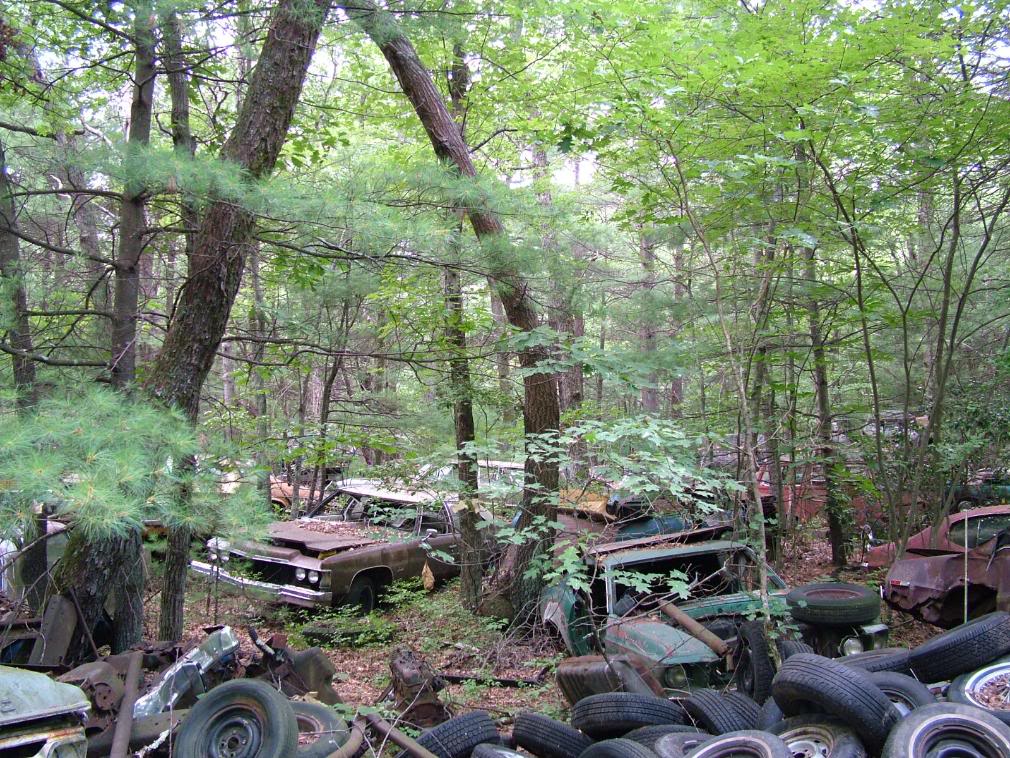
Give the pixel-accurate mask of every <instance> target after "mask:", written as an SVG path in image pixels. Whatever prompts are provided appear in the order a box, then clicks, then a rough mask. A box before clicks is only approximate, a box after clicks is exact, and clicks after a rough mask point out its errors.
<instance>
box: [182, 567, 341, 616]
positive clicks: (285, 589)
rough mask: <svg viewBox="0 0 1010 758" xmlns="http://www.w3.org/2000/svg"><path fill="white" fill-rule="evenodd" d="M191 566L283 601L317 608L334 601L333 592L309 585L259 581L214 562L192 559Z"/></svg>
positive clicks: (202, 572)
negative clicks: (236, 573)
mask: <svg viewBox="0 0 1010 758" xmlns="http://www.w3.org/2000/svg"><path fill="white" fill-rule="evenodd" d="M189 567H190V569H191V570H192V571H194V572H195V573H197V574H200V575H201V576H207V577H211V578H214V577H216V578H217V580H218V581H219V582H224V583H225V584H230V585H232V586H234V587H242V588H243V589H247V590H254V591H258V592H264V593H266V594H268V595H270V596H272V597H274V598H276V599H277V600H280V601H281V602H284V603H289V604H291V605H299V606H302V607H303V608H315V607H316V606H319V605H327V606H328V605H330V604H331V603H332V602H333V593H332V592H324V591H323V590H313V589H309V588H308V587H297V586H295V585H291V584H271V583H270V582H259V581H256V580H255V579H247V578H246V577H241V576H233V575H232V574H229V573H228V572H227V571H225V570H224V569H222V568H220V567H219V566H217V565H215V564H213V563H205V562H203V561H190V563H189Z"/></svg>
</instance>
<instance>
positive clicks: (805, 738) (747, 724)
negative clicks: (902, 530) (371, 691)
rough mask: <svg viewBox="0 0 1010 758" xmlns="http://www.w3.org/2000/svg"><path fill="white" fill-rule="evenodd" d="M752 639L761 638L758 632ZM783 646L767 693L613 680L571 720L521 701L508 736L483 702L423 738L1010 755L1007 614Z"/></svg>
mask: <svg viewBox="0 0 1010 758" xmlns="http://www.w3.org/2000/svg"><path fill="white" fill-rule="evenodd" d="M822 599H823V598H822ZM815 613H816V611H815ZM843 615H844V614H843ZM748 644H750V645H751V648H752V649H753V650H754V651H755V652H758V651H761V650H763V649H764V648H763V647H762V645H761V643H760V641H759V640H758V638H757V637H756V636H754V635H752V636H751V639H750V640H749V642H748ZM778 652H779V658H780V659H781V661H782V663H781V665H780V667H779V670H778V671H777V672H776V673H775V674H774V675H773V677H772V678H771V681H770V683H768V686H767V688H766V689H767V692H766V695H767V697H766V699H765V701H764V703H763V704H760V705H759V704H758V703H757V702H756V701H755V700H754V699H752V698H750V697H748V696H747V695H744V694H743V693H741V692H733V691H722V690H715V689H697V690H692V691H691V693H690V695H689V696H688V697H686V698H683V699H681V700H676V701H674V700H667V699H665V698H662V697H657V696H649V695H640V694H633V693H626V692H612V693H605V694H600V695H592V696H590V697H587V698H584V699H582V700H580V701H579V702H578V703H576V704H575V705H574V706H573V708H572V712H571V719H570V723H564V722H561V721H557V720H555V719H552V718H548V717H547V716H544V715H541V714H536V713H521V714H519V715H518V716H517V717H516V720H515V726H514V729H513V731H512V734H511V738H506V737H502V736H500V735H499V733H498V731H497V729H496V727H495V724H494V722H493V721H492V719H491V717H490V716H489V715H488V714H486V713H484V712H482V711H478V712H475V713H470V714H467V715H465V716H460V717H458V718H455V719H452V720H450V721H448V722H446V723H444V724H441V725H440V726H438V727H435V728H434V729H431V730H429V731H428V732H425V733H424V734H422V735H421V736H420V737H418V738H417V742H418V743H420V744H421V745H422V746H423V747H425V748H427V749H428V750H429V751H431V752H432V753H434V754H435V755H437V756H439V758H469V757H470V756H473V758H515V757H516V756H526V757H527V758H528V757H529V756H535V757H537V758H731V757H733V758H794V756H816V757H817V758H875V757H877V756H879V757H880V758H922V757H923V756H972V757H973V758H1008V757H1010V614H1006V613H992V614H989V615H987V616H983V617H981V618H979V619H976V620H974V621H972V622H969V623H968V624H964V625H962V626H960V627H957V628H955V629H952V630H950V631H948V632H945V633H943V634H941V635H939V636H937V637H934V638H933V639H931V640H929V641H928V642H926V643H924V644H923V645H920V646H918V647H916V648H913V649H911V650H904V649H898V648H892V649H888V650H880V651H872V652H869V653H863V654H859V655H853V656H848V657H847V658H841V659H829V658H824V657H822V656H819V655H815V654H814V653H812V652H811V651H810V650H809V648H807V647H806V646H804V645H802V643H798V644H797V643H782V642H780V643H779V644H778ZM947 682H950V684H949V686H948V687H947V690H946V691H947V700H946V701H939V702H938V701H937V697H936V696H935V695H934V691H942V690H943V685H944V684H946V683H947ZM927 685H932V687H929V686H927Z"/></svg>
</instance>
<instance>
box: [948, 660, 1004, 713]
mask: <svg viewBox="0 0 1010 758" xmlns="http://www.w3.org/2000/svg"><path fill="white" fill-rule="evenodd" d="M987 690H991V692H987ZM986 695H989V697H986ZM947 700H949V701H950V702H952V703H961V704H962V705H971V706H974V707H975V708H981V709H982V710H983V711H985V712H987V713H989V714H991V715H993V716H995V717H996V718H998V719H999V720H1000V721H1002V722H1003V723H1004V724H1010V710H1008V709H1010V660H1003V661H1000V662H999V663H993V664H991V665H989V666H983V667H982V668H980V669H979V670H978V671H973V672H972V673H970V674H962V675H961V676H959V677H958V678H957V679H955V680H954V681H953V682H951V683H950V687H948V688H947ZM994 702H995V703H997V704H998V703H1006V705H1007V709H1003V708H993V707H992V705H993V704H994Z"/></svg>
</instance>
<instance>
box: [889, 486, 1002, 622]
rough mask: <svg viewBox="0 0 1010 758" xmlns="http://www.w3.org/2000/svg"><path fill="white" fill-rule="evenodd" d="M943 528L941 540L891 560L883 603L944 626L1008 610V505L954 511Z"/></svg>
mask: <svg viewBox="0 0 1010 758" xmlns="http://www.w3.org/2000/svg"><path fill="white" fill-rule="evenodd" d="M942 526H943V527H945V528H944V529H943V540H942V541H938V542H934V543H931V544H932V545H933V546H931V547H929V548H923V549H916V550H911V549H910V550H909V551H908V552H907V553H906V557H904V558H902V559H901V560H898V561H895V562H894V564H893V565H892V566H891V568H890V570H889V571H888V573H887V576H886V577H885V579H884V584H883V587H882V592H881V594H882V596H883V598H884V601H885V602H886V603H887V604H888V605H890V606H891V607H892V608H896V609H898V610H900V611H904V612H906V613H909V614H911V615H912V616H915V617H916V618H919V619H921V620H923V621H925V622H927V623H930V624H934V625H935V626H939V627H943V628H951V627H954V626H957V625H958V624H961V623H963V622H964V621H966V620H967V619H972V618H977V617H979V616H982V615H985V614H986V613H989V612H991V611H994V610H1007V609H1010V551H1008V550H1007V548H1008V547H1010V506H994V507H990V508H975V509H973V510H970V511H966V512H964V513H957V514H953V515H951V516H948V517H947V519H946V520H945V522H944V524H942ZM926 531H927V532H929V531H932V530H926ZM918 536H920V535H916V537H918ZM910 542H911V540H910Z"/></svg>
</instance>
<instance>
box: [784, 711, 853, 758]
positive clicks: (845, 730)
mask: <svg viewBox="0 0 1010 758" xmlns="http://www.w3.org/2000/svg"><path fill="white" fill-rule="evenodd" d="M765 731H767V732H768V733H769V734H774V735H775V736H776V737H779V738H780V739H781V740H782V741H783V742H784V743H786V745H787V746H788V747H789V750H790V753H791V754H792V755H800V756H830V758H866V748H864V747H863V743H862V742H860V741H859V737H857V736H856V733H855V732H854V731H852V730H851V729H850V728H849V727H848V726H846V725H845V724H844V723H843V722H841V721H839V720H838V719H835V718H832V717H831V716H793V717H792V718H788V719H785V720H784V721H780V722H779V723H777V724H774V725H772V726H771V727H769V728H768V729H766V730H765Z"/></svg>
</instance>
